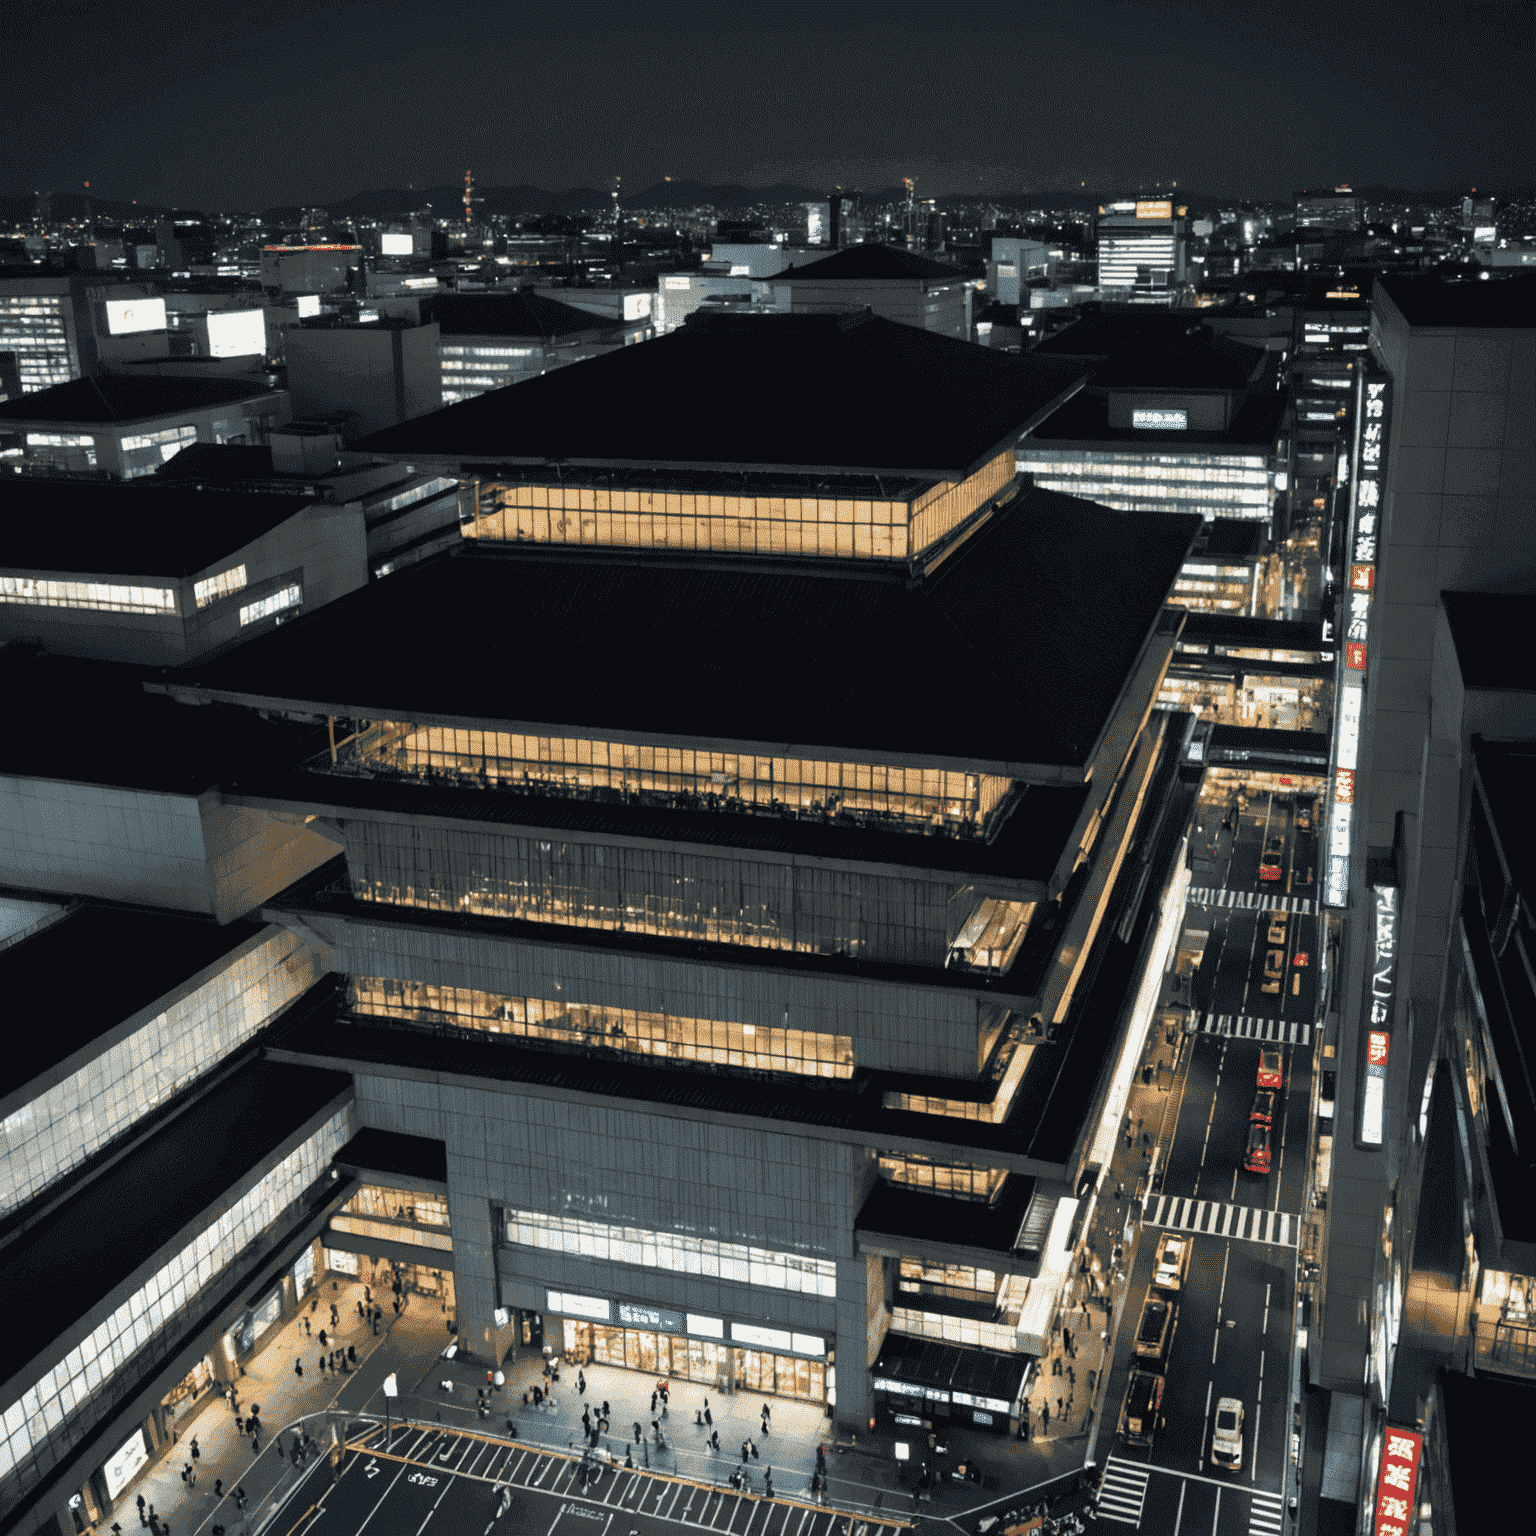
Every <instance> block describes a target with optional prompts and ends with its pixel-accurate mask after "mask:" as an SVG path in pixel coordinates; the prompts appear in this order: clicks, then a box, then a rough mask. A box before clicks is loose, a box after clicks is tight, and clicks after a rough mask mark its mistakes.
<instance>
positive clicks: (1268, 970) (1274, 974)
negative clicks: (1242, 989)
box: [1259, 949, 1285, 997]
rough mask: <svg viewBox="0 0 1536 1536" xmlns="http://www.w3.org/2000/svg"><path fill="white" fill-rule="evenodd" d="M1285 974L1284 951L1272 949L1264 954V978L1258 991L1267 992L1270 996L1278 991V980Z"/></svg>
mask: <svg viewBox="0 0 1536 1536" xmlns="http://www.w3.org/2000/svg"><path fill="white" fill-rule="evenodd" d="M1284 976H1285V951H1284V950H1283V949H1272V950H1270V951H1269V952H1268V953H1267V954H1266V955H1265V956H1264V980H1263V981H1262V982H1261V983H1260V985H1259V991H1260V992H1264V993H1267V994H1269V995H1270V996H1271V997H1273V996H1275V995H1277V994H1278V993H1279V991H1280V982H1281V980H1282V978H1283V977H1284Z"/></svg>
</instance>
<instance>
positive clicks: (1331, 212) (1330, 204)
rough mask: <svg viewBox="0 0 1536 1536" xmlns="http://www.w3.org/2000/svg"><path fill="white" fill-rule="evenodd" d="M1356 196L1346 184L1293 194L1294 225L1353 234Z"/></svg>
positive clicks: (1357, 222) (1299, 228)
mask: <svg viewBox="0 0 1536 1536" xmlns="http://www.w3.org/2000/svg"><path fill="white" fill-rule="evenodd" d="M1361 222H1362V220H1361V212H1360V199H1359V197H1358V196H1357V195H1356V194H1355V193H1353V192H1351V191H1350V190H1349V188H1348V187H1334V188H1332V189H1331V190H1329V189H1326V188H1325V189H1324V190H1322V191H1320V192H1298V193H1297V194H1296V229H1297V232H1298V234H1299V233H1300V232H1301V231H1303V230H1322V231H1325V232H1326V233H1329V234H1354V233H1355V231H1356V230H1358V229H1359V228H1360V225H1361Z"/></svg>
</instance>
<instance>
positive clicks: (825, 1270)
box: [506, 1210, 837, 1297]
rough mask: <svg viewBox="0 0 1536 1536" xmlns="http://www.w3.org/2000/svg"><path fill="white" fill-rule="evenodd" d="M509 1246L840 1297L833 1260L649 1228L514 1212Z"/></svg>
mask: <svg viewBox="0 0 1536 1536" xmlns="http://www.w3.org/2000/svg"><path fill="white" fill-rule="evenodd" d="M506 1215H507V1224H506V1240H507V1241H508V1242H509V1243H517V1244H520V1245H521V1246H522V1247H525V1248H539V1249H543V1250H545V1251H546V1252H553V1253H564V1254H571V1255H573V1256H579V1257H581V1258H586V1259H602V1260H604V1261H606V1262H608V1263H613V1264H634V1265H638V1266H639V1267H640V1268H642V1269H667V1270H672V1271H674V1272H675V1273H677V1274H684V1275H703V1276H705V1277H707V1278H710V1279H719V1280H736V1281H739V1282H740V1283H741V1284H743V1285H763V1286H767V1287H769V1288H770V1289H771V1290H776V1291H795V1292H798V1293H800V1294H801V1295H806V1296H827V1297H831V1296H835V1295H836V1294H837V1265H836V1264H835V1263H834V1262H833V1261H832V1260H830V1259H811V1258H803V1257H802V1256H801V1255H800V1254H798V1253H782V1252H779V1251H777V1250H775V1249H772V1248H754V1247H751V1246H749V1245H748V1244H746V1243H723V1242H719V1241H717V1240H716V1239H714V1238H708V1237H685V1236H684V1235H682V1234H681V1233H676V1232H655V1231H651V1230H650V1229H648V1228H646V1227H621V1226H615V1225H610V1224H609V1223H608V1222H605V1221H582V1220H580V1219H578V1218H576V1217H572V1216H547V1215H545V1214H544V1213H543V1212H541V1211H521V1210H509V1211H508V1212H507V1213H506Z"/></svg>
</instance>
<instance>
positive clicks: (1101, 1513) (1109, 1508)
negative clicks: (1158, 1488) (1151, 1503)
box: [1096, 1456, 1152, 1525]
mask: <svg viewBox="0 0 1536 1536" xmlns="http://www.w3.org/2000/svg"><path fill="white" fill-rule="evenodd" d="M1151 1477H1152V1472H1151V1469H1150V1468H1149V1467H1145V1466H1140V1465H1138V1464H1137V1463H1136V1462H1134V1461H1121V1460H1120V1459H1119V1458H1118V1457H1116V1456H1111V1457H1109V1458H1108V1459H1107V1460H1106V1461H1105V1463H1104V1477H1103V1480H1102V1482H1101V1483H1100V1484H1099V1494H1098V1500H1097V1504H1096V1508H1097V1512H1098V1517H1099V1519H1100V1520H1118V1521H1120V1522H1121V1524H1123V1525H1140V1524H1141V1511H1142V1508H1143V1506H1144V1505H1145V1503H1146V1500H1147V1484H1148V1482H1149V1481H1151Z"/></svg>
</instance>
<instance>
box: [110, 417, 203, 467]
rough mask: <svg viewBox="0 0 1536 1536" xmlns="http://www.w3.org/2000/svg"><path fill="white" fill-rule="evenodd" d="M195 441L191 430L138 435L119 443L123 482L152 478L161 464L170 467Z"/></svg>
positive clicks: (182, 428) (179, 428)
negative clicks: (145, 476) (177, 456)
mask: <svg viewBox="0 0 1536 1536" xmlns="http://www.w3.org/2000/svg"><path fill="white" fill-rule="evenodd" d="M196 441H197V428H196V427H194V426H182V427H167V428H166V429H165V430H164V431H162V432H141V433H136V434H135V435H133V436H131V437H123V438H119V439H118V447H119V448H121V449H122V453H123V478H124V479H126V480H133V479H137V478H138V477H139V476H140V475H152V474H154V472H155V471H156V470H157V469H159V467H160V466H161V465H162V464H166V463H169V462H170V460H172V459H174V458H175V457H176V455H177V454H178V453H180V452H181V450H182V449H183V448H185V447H186V446H187V445H188V444H189V443H195V442H196Z"/></svg>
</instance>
